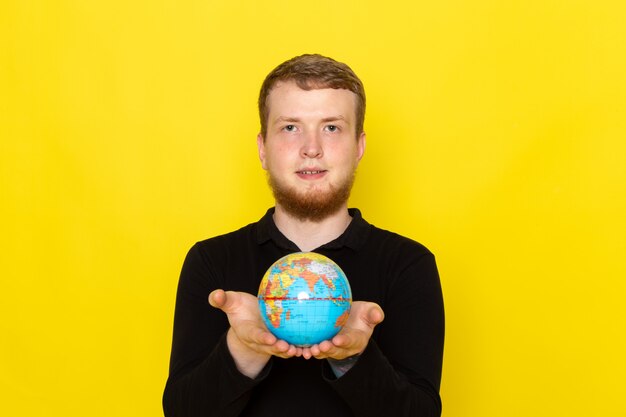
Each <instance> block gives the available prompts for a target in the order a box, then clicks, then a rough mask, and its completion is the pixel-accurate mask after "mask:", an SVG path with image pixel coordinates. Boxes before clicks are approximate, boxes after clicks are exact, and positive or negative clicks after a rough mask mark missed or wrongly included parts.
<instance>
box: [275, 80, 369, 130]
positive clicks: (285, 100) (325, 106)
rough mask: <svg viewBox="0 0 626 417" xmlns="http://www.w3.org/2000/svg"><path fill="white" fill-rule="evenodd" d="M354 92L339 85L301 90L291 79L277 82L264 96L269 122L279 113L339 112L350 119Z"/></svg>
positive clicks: (310, 113)
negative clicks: (266, 95) (336, 86)
mask: <svg viewBox="0 0 626 417" xmlns="http://www.w3.org/2000/svg"><path fill="white" fill-rule="evenodd" d="M356 105H357V96H356V94H354V93H353V92H352V91H350V90H346V89H342V88H338V89H335V88H317V89H310V90H304V89H302V88H300V87H298V85H297V84H296V83H295V82H294V81H283V82H279V83H276V85H275V86H274V88H272V90H271V91H270V92H269V94H268V97H267V106H268V110H269V112H268V116H269V122H270V123H271V122H272V121H273V120H275V119H277V118H279V117H304V116H315V115H319V116H323V117H329V116H341V117H343V118H345V119H346V120H350V121H353V120H354V119H355V117H356Z"/></svg>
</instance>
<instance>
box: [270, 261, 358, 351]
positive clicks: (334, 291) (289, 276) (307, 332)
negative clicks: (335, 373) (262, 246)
mask: <svg viewBox="0 0 626 417" xmlns="http://www.w3.org/2000/svg"><path fill="white" fill-rule="evenodd" d="M258 299H259V308H260V310H261V317H262V318H263V321H264V322H265V324H266V326H267V328H268V329H269V330H270V332H272V334H274V335H275V336H276V337H277V338H279V339H282V340H285V341H287V342H288V343H290V344H293V345H295V346H301V347H305V346H312V345H314V344H317V343H320V342H322V341H324V340H329V339H332V337H333V336H335V335H336V334H337V333H338V332H339V331H340V330H341V328H342V327H343V325H344V324H345V322H346V320H347V319H348V315H349V314H350V306H351V304H352V292H351V290H350V284H349V282H348V279H347V278H346V275H345V274H344V272H343V271H342V270H341V268H340V267H339V265H337V264H336V263H335V262H334V261H332V260H331V259H330V258H328V257H326V256H324V255H320V254H318V253H314V252H298V253H292V254H289V255H287V256H285V257H283V258H280V259H279V260H278V261H276V262H275V263H274V264H273V265H272V266H271V267H270V268H269V269H268V270H267V272H266V273H265V276H264V277H263V279H262V280H261V285H260V286H259V294H258Z"/></svg>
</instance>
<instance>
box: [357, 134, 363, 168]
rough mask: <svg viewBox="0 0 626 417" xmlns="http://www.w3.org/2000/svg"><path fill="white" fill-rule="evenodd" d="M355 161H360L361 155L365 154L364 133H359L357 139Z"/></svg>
mask: <svg viewBox="0 0 626 417" xmlns="http://www.w3.org/2000/svg"><path fill="white" fill-rule="evenodd" d="M356 146H357V161H361V158H363V154H365V132H361V134H360V135H359V138H358V139H357V145H356Z"/></svg>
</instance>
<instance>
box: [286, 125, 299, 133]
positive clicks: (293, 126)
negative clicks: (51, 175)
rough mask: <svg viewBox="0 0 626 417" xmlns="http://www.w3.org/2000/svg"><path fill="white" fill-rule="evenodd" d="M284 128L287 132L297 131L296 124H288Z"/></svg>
mask: <svg viewBox="0 0 626 417" xmlns="http://www.w3.org/2000/svg"><path fill="white" fill-rule="evenodd" d="M283 130H285V131H287V132H295V131H296V125H287V126H285V127H283Z"/></svg>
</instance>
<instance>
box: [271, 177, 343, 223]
mask: <svg viewBox="0 0 626 417" xmlns="http://www.w3.org/2000/svg"><path fill="white" fill-rule="evenodd" d="M268 183H269V185H270V188H271V189H272V192H273V194H274V199H275V200H276V204H277V205H280V207H281V208H282V209H283V210H285V212H287V213H288V214H289V215H290V216H292V217H294V218H296V219H298V220H301V221H312V222H320V221H322V220H324V219H326V218H328V217H330V216H332V215H334V214H336V213H338V212H339V211H341V210H342V209H343V208H345V207H346V205H347V203H348V197H350V190H351V189H352V184H353V183H354V175H353V176H352V178H350V179H349V180H347V181H344V182H343V183H342V184H340V185H339V186H333V185H332V184H328V186H326V187H324V190H322V189H320V187H312V188H310V189H308V190H307V191H306V192H302V191H299V190H296V189H295V187H289V186H284V185H283V184H280V183H279V182H278V181H276V180H275V179H274V178H272V176H271V175H268Z"/></svg>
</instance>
